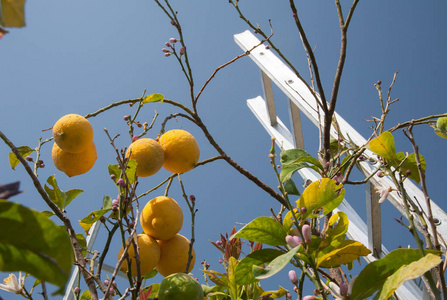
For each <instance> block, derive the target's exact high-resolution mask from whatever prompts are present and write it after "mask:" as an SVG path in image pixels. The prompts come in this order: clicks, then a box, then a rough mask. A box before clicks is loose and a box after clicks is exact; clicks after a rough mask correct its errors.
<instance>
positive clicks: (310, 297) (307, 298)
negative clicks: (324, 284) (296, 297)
mask: <svg viewBox="0 0 447 300" xmlns="http://www.w3.org/2000/svg"><path fill="white" fill-rule="evenodd" d="M317 299H318V298H317V297H315V296H314V295H307V296H304V297H303V298H302V300H317Z"/></svg>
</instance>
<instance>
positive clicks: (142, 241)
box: [118, 234, 160, 276]
mask: <svg viewBox="0 0 447 300" xmlns="http://www.w3.org/2000/svg"><path fill="white" fill-rule="evenodd" d="M138 248H139V249H140V274H141V276H143V275H145V274H147V273H149V272H150V271H152V270H153V269H154V268H155V266H156V265H157V263H158V261H159V259H160V247H159V246H158V243H157V241H156V240H155V239H154V238H153V237H151V236H148V235H147V234H139V235H138ZM123 251H124V248H123V247H122V246H121V249H120V250H119V251H118V259H120V258H121V255H123ZM127 254H128V255H129V259H130V260H131V273H132V276H137V260H136V258H135V249H134V248H133V244H132V245H130V247H129V250H128V251H127ZM120 269H121V271H122V272H124V273H126V272H127V260H124V261H123V263H122V264H121V268H120Z"/></svg>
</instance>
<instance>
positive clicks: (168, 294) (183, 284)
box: [158, 273, 204, 300]
mask: <svg viewBox="0 0 447 300" xmlns="http://www.w3.org/2000/svg"><path fill="white" fill-rule="evenodd" d="M203 297H204V295H203V290H202V286H201V285H200V283H199V282H198V281H197V280H195V279H194V278H192V277H191V276H189V275H188V274H185V273H176V274H172V275H169V276H168V277H166V278H165V279H163V281H162V282H161V284H160V289H159V290H158V300H203Z"/></svg>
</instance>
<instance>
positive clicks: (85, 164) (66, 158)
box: [51, 142, 97, 177]
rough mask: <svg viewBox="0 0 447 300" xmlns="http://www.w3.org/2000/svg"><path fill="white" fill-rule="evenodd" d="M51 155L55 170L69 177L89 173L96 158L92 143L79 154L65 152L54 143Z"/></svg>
mask: <svg viewBox="0 0 447 300" xmlns="http://www.w3.org/2000/svg"><path fill="white" fill-rule="evenodd" d="M51 154H52V157H53V163H54V165H55V166H56V168H57V169H58V170H59V171H62V172H64V173H65V174H66V175H67V176H69V177H72V176H76V175H80V174H84V173H86V172H87V171H89V170H90V169H91V168H92V167H93V165H94V164H95V161H96V158H97V156H96V146H95V143H93V142H91V143H90V145H89V146H88V147H87V149H85V150H84V151H82V152H80V153H68V152H65V151H64V150H62V149H61V148H59V146H58V145H57V144H56V143H54V144H53V149H52V151H51Z"/></svg>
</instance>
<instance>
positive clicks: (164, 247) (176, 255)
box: [155, 234, 196, 277]
mask: <svg viewBox="0 0 447 300" xmlns="http://www.w3.org/2000/svg"><path fill="white" fill-rule="evenodd" d="M158 244H159V245H160V260H159V261H158V264H157V266H156V267H155V268H156V269H157V271H158V273H160V274H161V275H162V276H164V277H166V276H169V275H171V274H174V273H181V272H185V269H186V264H187V263H188V251H189V244H190V242H189V240H188V239H187V238H185V237H184V236H183V235H180V234H177V235H175V236H174V237H173V238H172V239H170V240H166V241H158ZM191 254H192V260H191V263H190V265H189V269H188V273H189V272H190V271H191V270H192V269H193V267H194V263H195V261H196V254H195V252H194V248H193V249H192V252H191Z"/></svg>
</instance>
